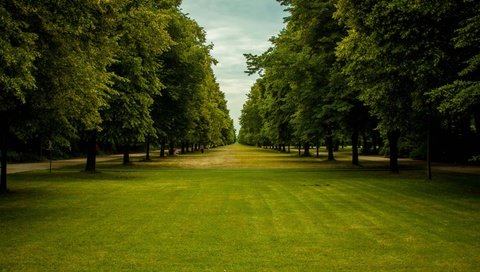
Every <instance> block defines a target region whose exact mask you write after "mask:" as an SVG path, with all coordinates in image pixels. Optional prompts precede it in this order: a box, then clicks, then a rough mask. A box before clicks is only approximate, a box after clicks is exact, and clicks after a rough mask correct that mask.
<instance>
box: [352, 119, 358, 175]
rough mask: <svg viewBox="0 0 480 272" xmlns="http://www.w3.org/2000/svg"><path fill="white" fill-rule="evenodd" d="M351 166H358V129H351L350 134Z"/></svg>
mask: <svg viewBox="0 0 480 272" xmlns="http://www.w3.org/2000/svg"><path fill="white" fill-rule="evenodd" d="M352 164H353V165H357V166H358V165H359V161H358V128H357V127H354V128H353V133H352Z"/></svg>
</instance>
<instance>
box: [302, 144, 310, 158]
mask: <svg viewBox="0 0 480 272" xmlns="http://www.w3.org/2000/svg"><path fill="white" fill-rule="evenodd" d="M303 148H304V150H305V152H304V153H303V156H305V157H310V143H306V144H305V145H304V146H303Z"/></svg>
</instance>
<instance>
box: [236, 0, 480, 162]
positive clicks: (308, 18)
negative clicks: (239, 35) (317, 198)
mask: <svg viewBox="0 0 480 272" xmlns="http://www.w3.org/2000/svg"><path fill="white" fill-rule="evenodd" d="M279 2H280V3H281V4H282V5H285V6H286V7H287V9H288V11H289V12H290V16H289V17H288V18H287V19H286V23H287V24H286V27H285V29H284V30H283V31H282V32H281V33H280V34H279V35H278V36H277V37H275V38H273V39H272V40H271V41H272V44H273V46H272V47H271V48H270V49H269V50H268V51H266V52H265V53H263V54H262V55H259V56H256V55H251V54H246V58H247V65H248V71H247V72H248V73H250V74H252V73H256V72H258V73H259V74H260V76H261V77H260V79H259V80H258V81H257V83H256V84H255V85H254V86H253V87H252V89H251V92H250V94H249V96H248V100H247V102H246V103H245V105H244V108H243V111H242V116H241V125H242V129H241V131H240V134H239V140H240V141H241V142H242V143H245V144H250V145H260V146H261V145H272V146H277V147H282V146H283V145H288V146H289V145H290V144H298V145H299V146H301V145H303V146H304V149H305V154H307V155H308V153H309V150H308V149H309V147H310V146H311V145H317V146H318V145H319V144H321V143H325V145H326V146H327V149H328V151H329V159H333V158H334V157H333V150H332V149H333V148H334V146H335V142H337V143H339V142H346V143H351V144H352V146H353V156H352V162H353V163H354V164H357V163H358V144H359V139H360V143H361V146H362V147H363V148H362V150H363V151H364V152H375V151H376V150H383V152H385V154H388V155H389V156H390V168H391V170H392V171H398V157H399V156H401V155H404V154H405V153H410V154H411V155H412V156H413V155H414V156H415V157H418V158H427V157H428V158H429V157H430V154H432V156H433V157H434V158H435V159H442V160H455V161H464V162H465V161H466V160H468V158H471V157H472V156H475V155H478V154H479V153H480V145H479V142H480V141H479V140H478V139H480V122H479V121H480V99H479V98H480V93H479V84H478V82H479V79H480V78H479V77H480V73H479V68H480V67H479V63H480V61H479V54H480V46H479V45H480V43H479V38H478V37H479V35H478V34H479V30H478V29H479V27H478V26H479V22H480V21H479V18H480V17H479V16H478V11H479V10H480V4H479V3H478V1H471V0H463V1H453V0H444V1H439V2H435V3H433V2H429V1H427V2H418V1H414V2H412V1H403V0H396V1H391V0H388V1H387V0H376V1H363V2H361V3H359V2H358V1H353V0H314V1H305V0H283V1H279ZM281 149H283V150H284V148H281Z"/></svg>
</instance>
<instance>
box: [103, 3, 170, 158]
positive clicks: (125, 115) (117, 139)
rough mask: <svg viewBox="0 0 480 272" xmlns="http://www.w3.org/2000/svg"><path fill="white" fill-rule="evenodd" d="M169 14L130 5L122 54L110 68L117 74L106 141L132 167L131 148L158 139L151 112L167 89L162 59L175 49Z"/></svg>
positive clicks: (123, 22)
mask: <svg viewBox="0 0 480 272" xmlns="http://www.w3.org/2000/svg"><path fill="white" fill-rule="evenodd" d="M168 20H169V16H168V14H167V13H166V12H165V11H164V10H161V9H158V7H157V6H156V4H155V1H145V2H135V1H134V2H131V3H128V4H126V5H125V6H124V7H123V10H122V11H121V15H120V18H119V22H118V23H119V28H120V32H119V33H118V35H119V40H118V45H119V51H118V53H117V55H116V56H115V58H116V61H115V62H114V63H113V64H112V65H110V66H109V70H110V71H112V72H113V73H115V78H114V80H113V86H112V87H113V89H114V90H115V93H114V94H112V95H111V96H110V98H109V101H108V107H107V108H105V109H103V110H102V117H103V121H104V122H103V127H104V130H103V137H104V139H105V140H106V141H110V142H112V143H114V144H115V145H116V146H117V147H119V148H121V149H122V151H123V153H124V158H123V163H124V164H128V163H129V162H130V160H129V152H130V146H131V145H133V144H136V143H143V142H145V140H146V138H147V137H148V136H150V135H154V134H155V131H154V129H153V119H152V117H151V114H150V111H151V106H152V104H153V96H155V95H158V94H159V93H160V90H161V89H162V88H163V85H162V82H161V81H160V76H159V75H160V73H161V63H160V61H159V59H160V56H161V55H162V54H163V53H164V52H166V51H167V50H168V49H169V47H170V46H171V45H172V40H171V38H170V36H169V34H168V32H167V31H166V27H167V23H168Z"/></svg>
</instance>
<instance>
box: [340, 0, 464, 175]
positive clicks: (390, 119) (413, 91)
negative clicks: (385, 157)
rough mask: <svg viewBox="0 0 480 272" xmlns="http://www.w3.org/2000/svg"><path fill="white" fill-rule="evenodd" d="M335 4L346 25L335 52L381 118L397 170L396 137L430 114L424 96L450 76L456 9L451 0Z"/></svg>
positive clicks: (393, 167)
mask: <svg viewBox="0 0 480 272" xmlns="http://www.w3.org/2000/svg"><path fill="white" fill-rule="evenodd" d="M336 6H337V12H336V15H335V16H336V18H337V19H339V20H340V22H341V23H342V24H344V25H345V26H346V27H347V28H348V36H347V37H345V38H344V39H343V40H342V42H341V43H340V44H339V46H338V48H337V54H338V56H339V57H340V58H341V59H342V60H344V61H345V63H346V65H345V66H344V69H343V70H344V72H345V73H346V74H347V75H348V76H349V81H350V84H351V86H352V87H353V88H358V89H359V90H361V92H360V98H361V99H362V100H363V101H364V102H365V103H366V104H367V105H368V106H369V107H370V109H371V113H372V114H373V115H375V116H376V117H377V118H378V119H379V122H380V123H379V128H380V129H381V131H382V132H383V133H384V134H385V135H386V137H387V139H388V142H389V146H390V152H389V153H390V169H391V170H392V171H394V172H396V171H398V141H399V138H400V136H401V135H402V134H405V133H407V132H409V130H410V129H411V128H412V127H414V126H413V125H414V124H415V123H423V124H426V123H427V122H425V120H422V119H421V118H422V117H421V116H422V115H424V114H426V113H427V112H428V105H427V104H426V103H425V99H424V95H425V93H427V92H428V91H429V90H431V89H433V88H435V87H436V86H438V85H441V83H442V82H445V81H446V80H448V78H449V73H448V69H447V68H446V67H448V66H449V65H450V64H452V63H451V62H450V59H449V57H448V52H449V51H451V46H450V43H449V38H448V37H449V36H451V33H452V30H453V26H454V25H455V24H456V15H455V14H456V10H458V8H459V7H458V5H457V3H456V2H455V1H449V0H445V1H440V2H435V3H433V2H411V1H366V2H362V3H358V2H356V1H351V0H338V1H337V3H336ZM418 113H423V114H418ZM415 120H416V121H415Z"/></svg>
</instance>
